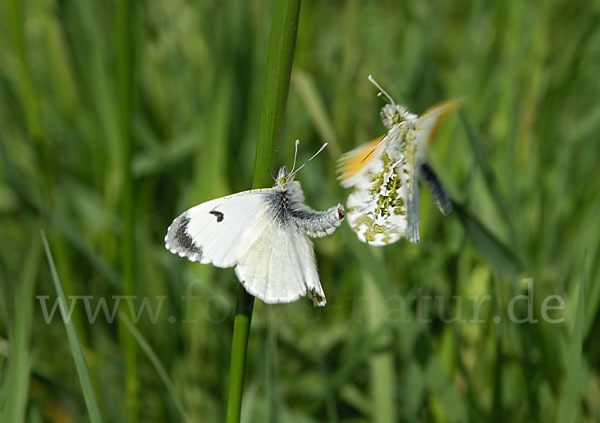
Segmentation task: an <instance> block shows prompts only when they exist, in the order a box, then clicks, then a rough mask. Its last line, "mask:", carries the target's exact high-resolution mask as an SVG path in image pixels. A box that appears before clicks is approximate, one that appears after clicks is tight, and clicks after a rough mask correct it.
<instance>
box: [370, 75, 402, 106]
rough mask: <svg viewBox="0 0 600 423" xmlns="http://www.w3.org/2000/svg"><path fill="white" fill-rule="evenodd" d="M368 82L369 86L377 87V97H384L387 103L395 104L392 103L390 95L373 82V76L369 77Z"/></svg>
mask: <svg viewBox="0 0 600 423" xmlns="http://www.w3.org/2000/svg"><path fill="white" fill-rule="evenodd" d="M369 81H370V82H371V84H373V85H375V86H376V87H377V89H378V90H379V94H378V95H379V96H384V97H385V98H386V99H387V100H388V101H389V102H390V104H396V103H395V102H394V99H393V98H392V96H391V95H389V94H388V93H387V92H386V91H385V90H384V89H383V88H382V87H381V85H379V84H378V83H377V81H375V78H373V75H369Z"/></svg>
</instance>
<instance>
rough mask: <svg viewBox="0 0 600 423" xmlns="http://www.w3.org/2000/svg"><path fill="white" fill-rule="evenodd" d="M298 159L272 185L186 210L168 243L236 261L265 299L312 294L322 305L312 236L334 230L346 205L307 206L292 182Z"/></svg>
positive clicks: (217, 262)
mask: <svg viewBox="0 0 600 423" xmlns="http://www.w3.org/2000/svg"><path fill="white" fill-rule="evenodd" d="M326 145H327V144H324V145H323V147H321V149H320V150H319V151H318V152H317V153H316V154H315V155H313V156H312V157H311V158H310V159H309V160H308V161H307V162H306V163H308V162H309V161H310V160H312V159H313V158H314V157H315V156H316V155H317V154H319V153H320V152H321V150H323V148H325V146H326ZM297 152H298V141H296V153H297ZM306 163H304V165H306ZM295 164H296V158H295V157H294V166H293V167H292V171H291V172H290V171H289V170H288V169H287V168H286V167H285V166H284V167H282V168H281V169H279V172H278V173H277V179H276V181H275V185H274V186H273V187H272V188H265V189H255V190H250V191H244V192H240V193H237V194H233V195H228V196H226V197H222V198H217V199H216V200H212V201H208V202H206V203H202V204H200V205H198V206H196V207H193V208H191V209H189V210H187V211H185V212H184V213H183V214H181V215H180V216H179V217H177V218H176V219H175V220H174V221H173V223H172V224H171V226H169V229H168V230H167V235H166V236H165V246H166V248H167V249H168V250H169V251H171V252H172V253H173V254H178V255H179V256H181V257H186V258H188V259H189V260H191V261H196V262H199V263H204V264H212V265H214V266H217V267H233V266H235V273H236V275H237V277H238V279H239V280H240V282H241V283H242V285H243V286H244V288H245V289H246V291H248V292H249V293H250V294H252V295H254V296H256V297H258V298H260V299H261V300H262V301H264V302H265V303H269V304H272V303H289V302H292V301H295V300H297V299H298V298H300V297H303V296H309V297H310V298H311V299H312V300H313V303H314V305H318V306H324V305H325V303H326V301H325V294H324V292H323V288H322V287H321V283H320V281H319V275H318V273H317V265H316V262H315V255H314V251H313V246H312V243H311V241H310V239H309V238H308V237H309V236H310V237H322V236H325V235H329V234H332V233H333V232H334V231H335V229H336V228H337V227H338V226H339V225H340V223H341V222H342V220H343V219H344V207H343V206H342V205H341V204H338V205H337V206H335V207H332V208H330V209H329V210H327V211H323V212H319V211H315V210H313V209H311V208H310V207H308V206H306V205H305V204H304V193H303V192H302V188H301V187H300V183H299V182H297V181H294V176H295V175H296V173H298V171H299V170H300V169H302V167H304V165H302V166H301V167H300V168H298V169H297V170H295V171H294V167H295Z"/></svg>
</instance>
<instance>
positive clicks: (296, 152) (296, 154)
mask: <svg viewBox="0 0 600 423" xmlns="http://www.w3.org/2000/svg"><path fill="white" fill-rule="evenodd" d="M298 145H300V140H296V151H294V164H293V165H292V170H291V172H290V173H291V174H293V173H294V169H295V168H296V158H297V157H298Z"/></svg>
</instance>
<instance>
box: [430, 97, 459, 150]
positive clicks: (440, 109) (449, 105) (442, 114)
mask: <svg viewBox="0 0 600 423" xmlns="http://www.w3.org/2000/svg"><path fill="white" fill-rule="evenodd" d="M462 102H463V99H461V98H457V99H453V100H447V101H443V102H441V103H437V104H434V105H433V106H431V107H430V108H429V109H427V110H426V111H425V113H423V115H422V117H425V116H427V115H429V114H438V116H437V117H436V119H435V124H434V125H433V128H432V129H431V132H430V133H429V138H428V139H427V144H429V143H431V141H432V140H433V139H434V138H435V136H436V134H437V132H438V131H439V129H440V127H441V126H442V123H444V120H446V118H447V117H448V115H449V114H450V113H451V112H452V111H454V109H456V108H457V107H458V106H460V104H461V103H462Z"/></svg>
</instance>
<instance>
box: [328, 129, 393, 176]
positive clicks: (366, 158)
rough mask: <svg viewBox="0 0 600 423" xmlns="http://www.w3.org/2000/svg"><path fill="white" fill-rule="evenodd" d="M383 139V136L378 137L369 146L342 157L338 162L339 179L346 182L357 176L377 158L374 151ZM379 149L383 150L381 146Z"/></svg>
mask: <svg viewBox="0 0 600 423" xmlns="http://www.w3.org/2000/svg"><path fill="white" fill-rule="evenodd" d="M383 137H384V136H383V135H382V136H381V137H377V138H375V139H374V140H372V141H369V142H368V143H367V144H365V145H363V146H361V147H359V148H357V149H355V150H352V151H349V152H348V153H346V154H344V155H342V156H341V157H340V160H339V161H338V166H339V167H338V172H339V174H340V175H339V177H338V179H340V180H346V179H350V178H352V177H353V176H355V175H357V174H358V173H359V172H360V171H361V170H362V169H363V168H364V167H365V166H366V165H367V163H369V162H370V161H371V160H373V157H375V156H376V154H375V151H374V150H375V149H376V147H377V146H378V144H379V143H380V142H381V140H382V139H383ZM379 148H381V145H380V146H379Z"/></svg>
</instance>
